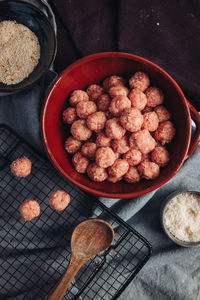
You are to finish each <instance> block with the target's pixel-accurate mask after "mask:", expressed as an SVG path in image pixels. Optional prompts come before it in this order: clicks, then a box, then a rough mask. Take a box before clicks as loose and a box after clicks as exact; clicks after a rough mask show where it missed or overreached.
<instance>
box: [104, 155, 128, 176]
mask: <svg viewBox="0 0 200 300" xmlns="http://www.w3.org/2000/svg"><path fill="white" fill-rule="evenodd" d="M128 168H129V164H128V162H127V161H126V160H125V159H120V158H119V159H116V160H115V162H114V164H113V165H112V166H111V167H109V168H108V173H109V175H110V176H112V177H121V176H124V174H126V172H127V171H128Z"/></svg>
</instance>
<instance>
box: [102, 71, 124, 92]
mask: <svg viewBox="0 0 200 300" xmlns="http://www.w3.org/2000/svg"><path fill="white" fill-rule="evenodd" d="M125 84H126V80H125V79H124V78H123V77H121V76H117V75H112V76H110V77H107V78H106V79H105V80H104V81H103V88H104V90H105V91H107V92H108V91H109V89H110V88H111V87H113V86H119V85H120V86H123V85H125Z"/></svg>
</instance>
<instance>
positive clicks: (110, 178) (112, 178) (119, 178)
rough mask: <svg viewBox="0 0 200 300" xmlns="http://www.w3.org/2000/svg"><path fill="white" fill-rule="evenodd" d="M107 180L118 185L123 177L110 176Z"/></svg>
mask: <svg viewBox="0 0 200 300" xmlns="http://www.w3.org/2000/svg"><path fill="white" fill-rule="evenodd" d="M107 180H108V181H110V182H112V183H116V182H119V181H120V180H122V176H121V177H113V176H108V178H107Z"/></svg>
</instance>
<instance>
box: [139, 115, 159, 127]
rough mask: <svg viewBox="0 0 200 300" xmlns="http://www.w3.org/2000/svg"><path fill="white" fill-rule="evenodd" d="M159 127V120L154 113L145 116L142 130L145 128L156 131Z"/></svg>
mask: <svg viewBox="0 0 200 300" xmlns="http://www.w3.org/2000/svg"><path fill="white" fill-rule="evenodd" d="M158 125H159V119H158V116H157V114H156V113H155V112H154V111H152V112H147V113H145V114H143V124H142V128H145V129H147V130H149V131H155V130H156V129H157V128H158Z"/></svg>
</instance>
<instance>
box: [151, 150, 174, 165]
mask: <svg viewBox="0 0 200 300" xmlns="http://www.w3.org/2000/svg"><path fill="white" fill-rule="evenodd" d="M169 160H170V159H169V152H168V151H167V149H166V148H164V147H156V148H155V149H154V150H153V151H152V152H151V161H153V162H155V163H156V164H157V165H159V166H160V167H164V166H166V165H167V164H168V163H169Z"/></svg>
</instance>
